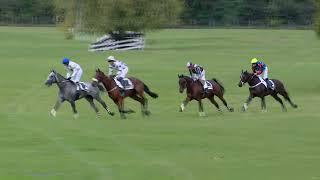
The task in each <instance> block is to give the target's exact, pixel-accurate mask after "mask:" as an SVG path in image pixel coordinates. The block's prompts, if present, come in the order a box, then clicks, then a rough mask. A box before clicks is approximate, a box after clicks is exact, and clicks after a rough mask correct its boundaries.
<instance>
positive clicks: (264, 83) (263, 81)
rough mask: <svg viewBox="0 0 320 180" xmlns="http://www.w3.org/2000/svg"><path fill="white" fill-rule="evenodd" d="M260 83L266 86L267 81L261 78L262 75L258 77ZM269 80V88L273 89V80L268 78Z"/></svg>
mask: <svg viewBox="0 0 320 180" xmlns="http://www.w3.org/2000/svg"><path fill="white" fill-rule="evenodd" d="M259 79H260V81H261V83H262V84H263V85H264V86H265V87H266V88H267V87H268V86H267V82H266V81H265V80H264V79H263V78H262V77H259ZM269 82H271V89H272V90H274V89H275V85H274V82H273V81H272V80H270V79H269Z"/></svg>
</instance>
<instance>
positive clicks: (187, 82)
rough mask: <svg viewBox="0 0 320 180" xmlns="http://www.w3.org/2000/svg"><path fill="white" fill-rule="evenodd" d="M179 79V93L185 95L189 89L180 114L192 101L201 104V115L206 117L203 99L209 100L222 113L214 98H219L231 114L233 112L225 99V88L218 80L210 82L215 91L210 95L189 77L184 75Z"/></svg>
mask: <svg viewBox="0 0 320 180" xmlns="http://www.w3.org/2000/svg"><path fill="white" fill-rule="evenodd" d="M178 78H179V92H180V93H183V91H184V90H185V89H187V97H186V99H185V100H184V101H183V102H182V104H181V106H180V112H182V111H183V110H184V109H185V106H186V105H187V104H188V103H189V102H190V101H192V100H197V101H198V103H199V115H200V116H205V113H204V112H203V104H202V101H201V100H202V99H205V98H207V99H209V100H210V102H211V103H212V104H214V105H215V107H216V108H217V109H218V110H219V111H221V109H220V107H219V105H218V103H217V102H216V101H215V99H214V96H217V97H218V98H219V99H220V100H221V101H222V102H223V104H224V105H225V106H226V107H227V109H228V110H229V111H230V112H233V108H232V107H229V106H228V104H227V102H226V100H225V99H224V97H223V94H224V91H225V90H224V87H223V86H222V85H221V84H220V83H219V82H218V81H217V80H216V79H212V80H210V81H209V82H210V83H211V84H212V85H213V89H209V91H208V93H206V94H204V90H203V86H202V84H201V82H199V81H194V80H193V79H192V78H191V77H189V76H184V75H178Z"/></svg>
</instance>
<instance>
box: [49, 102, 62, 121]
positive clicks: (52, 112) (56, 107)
mask: <svg viewBox="0 0 320 180" xmlns="http://www.w3.org/2000/svg"><path fill="white" fill-rule="evenodd" d="M63 102H64V99H63V98H61V97H58V99H57V101H56V104H55V105H54V107H53V109H51V111H50V114H51V115H52V116H53V117H56V114H57V111H58V109H59V107H60V106H61V104H62V103H63Z"/></svg>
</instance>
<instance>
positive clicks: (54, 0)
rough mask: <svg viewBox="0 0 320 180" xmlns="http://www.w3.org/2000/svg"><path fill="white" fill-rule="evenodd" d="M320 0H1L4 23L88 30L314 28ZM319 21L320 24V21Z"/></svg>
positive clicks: (319, 26) (1, 21) (319, 25)
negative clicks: (213, 27)
mask: <svg viewBox="0 0 320 180" xmlns="http://www.w3.org/2000/svg"><path fill="white" fill-rule="evenodd" d="M319 4H320V0H0V24H55V23H62V24H64V25H65V26H66V27H76V28H78V29H82V30H85V31H98V32H101V31H103V32H105V31H111V30H120V31H122V30H137V31H139V30H145V29H154V28H159V27H165V26H172V25H176V26H179V25H182V26H254V27H255V26H262V27H282V26H293V27H296V26H313V25H315V27H316V29H319V31H320V23H318V20H319V19H320V18H318V17H319V13H317V9H319V8H320V5H319ZM319 21H320V20H319Z"/></svg>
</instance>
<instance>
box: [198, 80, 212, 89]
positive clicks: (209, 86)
mask: <svg viewBox="0 0 320 180" xmlns="http://www.w3.org/2000/svg"><path fill="white" fill-rule="evenodd" d="M198 82H199V84H201V86H203V85H202V83H201V82H200V80H198ZM206 83H207V86H208V89H211V90H212V89H213V84H212V83H211V82H210V81H206Z"/></svg>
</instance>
